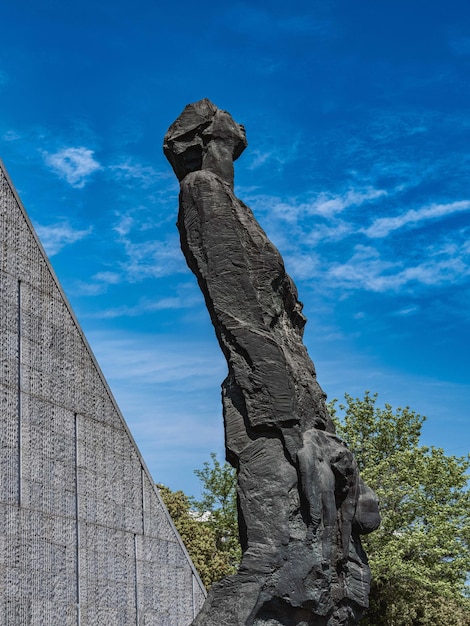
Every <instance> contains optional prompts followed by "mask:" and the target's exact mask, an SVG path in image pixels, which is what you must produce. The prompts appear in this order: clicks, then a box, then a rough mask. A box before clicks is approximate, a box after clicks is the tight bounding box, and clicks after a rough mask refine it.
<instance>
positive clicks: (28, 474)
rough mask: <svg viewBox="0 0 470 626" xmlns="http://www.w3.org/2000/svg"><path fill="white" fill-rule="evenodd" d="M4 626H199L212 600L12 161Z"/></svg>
mask: <svg viewBox="0 0 470 626" xmlns="http://www.w3.org/2000/svg"><path fill="white" fill-rule="evenodd" d="M0 246H1V247H0V334H1V355H0V410H1V415H0V624H5V625H8V626H57V625H59V624H60V626H111V625H112V626H187V625H188V624H190V623H191V622H192V620H193V618H194V616H195V615H196V614H197V613H198V611H199V609H200V608H201V606H202V604H203V601H204V597H205V591H204V588H203V586H202V583H201V581H200V579H199V577H198V576H197V573H196V572H195V570H194V567H193V565H192V563H191V562H190V560H189V557H188V555H187V552H186V550H185V549H184V546H183V544H182V542H181V539H180V538H179V536H178V534H177V532H176V530H175V528H174V526H173V524H172V523H171V520H170V518H169V516H168V513H167V511H166V509H165V507H164V505H163V503H162V501H161V499H160V496H159V494H158V492H157V491H156V489H155V487H154V485H153V481H152V479H151V476H150V474H149V472H148V470H147V468H146V466H145V464H144V462H143V460H142V458H141V456H140V453H139V451H138V449H137V447H136V444H135V442H134V440H133V438H132V436H131V435H130V433H129V430H128V428H127V426H126V424H125V422H124V419H123V417H122V415H121V414H120V412H119V409H118V408H117V406H116V403H115V401H114V399H113V398H112V395H111V392H110V390H109V387H108V385H107V383H106V381H105V380H104V378H103V375H102V374H101V371H100V369H99V367H98V365H97V364H96V361H95V359H94V357H93V355H92V353H91V350H90V347H89V345H88V343H87V342H86V339H85V338H84V336H83V333H82V331H81V329H80V327H79V326H78V323H77V321H76V319H75V317H74V315H73V312H72V311H71V309H70V306H69V304H68V302H67V300H66V298H65V296H64V294H63V292H62V290H61V288H60V285H59V284H58V281H57V279H56V277H55V275H54V273H53V271H52V269H51V266H50V264H49V261H48V259H47V257H46V255H45V253H44V250H43V249H42V246H41V245H40V243H39V242H38V239H37V237H36V235H35V233H34V231H33V228H32V226H31V223H30V221H29V219H28V217H27V215H26V213H25V211H24V209H23V207H22V205H21V202H20V200H19V198H18V196H17V194H16V192H15V190H14V189H13V186H12V184H11V181H10V180H9V178H8V175H7V174H6V172H5V170H4V167H3V165H2V164H1V162H0Z"/></svg>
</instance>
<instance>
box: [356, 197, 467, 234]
mask: <svg viewBox="0 0 470 626" xmlns="http://www.w3.org/2000/svg"><path fill="white" fill-rule="evenodd" d="M469 210H470V200H461V201H458V202H450V203H448V204H430V205H428V206H425V207H422V208H420V209H410V210H409V211H406V212H405V213H402V214H401V215H396V216H394V217H381V218H379V219H377V220H375V221H374V222H373V223H372V224H371V225H370V226H369V227H368V228H365V229H363V230H362V232H363V233H365V234H366V235H367V236H368V237H370V238H379V237H386V236H387V235H388V234H389V233H391V232H392V231H395V230H398V229H400V228H404V227H405V226H407V227H416V226H419V225H420V224H421V223H422V222H427V221H429V220H436V219H439V218H442V217H447V216H449V215H453V214H454V213H460V212H462V211H469Z"/></svg>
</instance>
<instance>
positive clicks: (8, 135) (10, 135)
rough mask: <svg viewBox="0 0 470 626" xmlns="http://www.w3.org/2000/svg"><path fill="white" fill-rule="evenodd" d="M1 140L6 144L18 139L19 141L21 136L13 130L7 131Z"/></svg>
mask: <svg viewBox="0 0 470 626" xmlns="http://www.w3.org/2000/svg"><path fill="white" fill-rule="evenodd" d="M2 139H3V141H8V142H12V141H18V139H21V135H20V134H19V133H17V132H16V131H15V130H7V132H6V133H4V134H3V135H2Z"/></svg>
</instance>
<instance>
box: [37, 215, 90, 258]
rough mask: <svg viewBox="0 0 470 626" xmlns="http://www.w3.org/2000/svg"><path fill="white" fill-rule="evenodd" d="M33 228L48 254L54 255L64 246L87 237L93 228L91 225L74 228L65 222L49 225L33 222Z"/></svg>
mask: <svg viewBox="0 0 470 626" xmlns="http://www.w3.org/2000/svg"><path fill="white" fill-rule="evenodd" d="M35 229H36V232H37V234H38V236H39V239H40V240H41V243H42V245H43V246H44V248H45V250H46V252H47V254H48V255H49V256H54V255H55V254H57V253H58V252H60V251H61V250H62V248H63V247H64V246H67V245H69V244H72V243H75V242H76V241H80V239H83V238H84V237H87V236H88V235H89V234H90V233H91V232H92V230H93V228H92V227H91V226H90V227H89V228H86V229H83V230H78V229H74V228H73V227H72V226H70V224H68V223H67V222H62V223H60V224H52V225H50V226H43V225H41V224H35Z"/></svg>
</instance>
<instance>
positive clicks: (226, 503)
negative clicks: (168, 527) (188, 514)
mask: <svg viewBox="0 0 470 626" xmlns="http://www.w3.org/2000/svg"><path fill="white" fill-rule="evenodd" d="M194 473H195V474H196V476H197V477H198V478H199V480H200V481H201V486H202V494H201V495H202V497H201V499H200V500H195V499H193V500H192V505H193V507H194V509H195V510H196V511H197V512H198V514H199V516H200V517H203V516H205V517H206V518H207V524H208V526H209V527H210V528H211V529H212V531H213V533H214V536H215V540H216V545H217V549H218V550H219V551H220V553H221V554H223V555H224V556H226V558H227V559H228V563H229V565H230V572H228V573H231V574H232V573H234V572H236V570H237V569H238V565H239V563H240V559H241V548H240V541H239V535H238V518H237V486H236V485H237V478H236V472H235V470H234V469H233V467H232V466H231V465H229V464H228V463H226V462H224V463H220V461H219V460H218V459H217V455H216V454H215V453H214V452H212V453H211V461H210V462H209V461H206V462H205V463H204V465H203V468H202V469H199V470H195V471H194Z"/></svg>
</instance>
